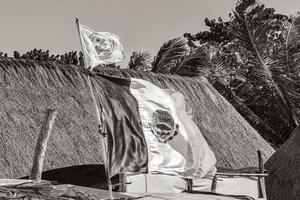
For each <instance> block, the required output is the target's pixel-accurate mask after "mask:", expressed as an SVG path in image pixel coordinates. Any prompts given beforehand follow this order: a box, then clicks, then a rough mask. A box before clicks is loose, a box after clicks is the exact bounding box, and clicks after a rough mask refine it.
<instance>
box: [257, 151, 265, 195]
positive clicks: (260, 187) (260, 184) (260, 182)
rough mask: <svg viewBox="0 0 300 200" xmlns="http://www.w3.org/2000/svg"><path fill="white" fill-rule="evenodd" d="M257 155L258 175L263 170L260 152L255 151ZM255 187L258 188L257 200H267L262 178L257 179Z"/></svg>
mask: <svg viewBox="0 0 300 200" xmlns="http://www.w3.org/2000/svg"><path fill="white" fill-rule="evenodd" d="M257 155H258V165H259V166H258V168H259V173H260V174H263V173H264V171H265V170H264V162H263V158H262V155H261V152H260V150H258V151H257ZM257 186H258V198H264V199H265V200H267V193H266V187H265V178H264V177H260V176H259V177H258V179H257Z"/></svg>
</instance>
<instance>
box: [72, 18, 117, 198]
mask: <svg viewBox="0 0 300 200" xmlns="http://www.w3.org/2000/svg"><path fill="white" fill-rule="evenodd" d="M76 25H77V30H78V35H79V39H80V45H81V49H82V54H83V62H84V66H85V67H86V68H87V69H88V67H89V66H88V63H87V60H86V57H85V55H84V50H83V42H82V37H81V34H80V27H79V20H78V18H76ZM87 78H88V85H89V89H90V93H91V96H92V99H93V102H94V106H95V110H96V115H97V121H98V123H99V127H101V125H102V118H101V116H100V112H99V108H98V106H97V101H96V98H95V95H94V91H93V87H92V82H91V79H90V75H87ZM101 135H102V137H101V143H102V157H103V162H104V169H105V173H106V178H107V180H106V181H107V186H108V193H109V194H108V195H109V199H110V200H113V199H114V197H113V192H112V184H111V180H110V177H109V175H108V166H107V164H108V163H107V158H106V157H107V150H106V145H105V142H104V139H105V135H103V134H101Z"/></svg>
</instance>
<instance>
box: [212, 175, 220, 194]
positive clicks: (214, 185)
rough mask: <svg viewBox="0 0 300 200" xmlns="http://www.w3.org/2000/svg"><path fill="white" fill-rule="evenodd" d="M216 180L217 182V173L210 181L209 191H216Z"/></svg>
mask: <svg viewBox="0 0 300 200" xmlns="http://www.w3.org/2000/svg"><path fill="white" fill-rule="evenodd" d="M217 182H218V175H217V174H216V175H215V176H214V177H213V179H212V182H211V189H210V191H211V192H216V191H217Z"/></svg>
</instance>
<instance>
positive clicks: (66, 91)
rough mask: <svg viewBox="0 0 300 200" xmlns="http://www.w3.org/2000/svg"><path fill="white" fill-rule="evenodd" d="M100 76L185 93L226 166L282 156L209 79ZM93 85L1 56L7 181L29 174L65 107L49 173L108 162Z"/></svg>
mask: <svg viewBox="0 0 300 200" xmlns="http://www.w3.org/2000/svg"><path fill="white" fill-rule="evenodd" d="M97 73H104V74H113V75H115V76H125V77H130V76H133V77H136V78H142V79H145V80H149V81H151V82H153V83H154V84H157V85H158V86H160V87H163V88H174V89H176V90H178V91H180V92H182V93H183V94H184V95H185V96H186V100H187V102H188V103H189V105H190V106H191V107H192V108H193V114H194V118H195V121H196V123H197V125H198V126H199V128H200V130H201V131H202V134H203V135H204V137H205V138H206V140H207V142H208V143H209V145H210V147H211V148H212V150H213V151H214V153H215V155H216V157H217V160H218V162H217V166H218V167H224V168H233V169H237V168H243V167H249V166H257V155H256V151H257V150H258V149H260V150H261V151H262V153H263V155H264V158H265V159H267V158H269V157H270V156H271V154H272V153H273V152H274V150H273V148H272V147H271V146H270V145H269V144H268V143H267V142H265V141H264V140H263V139H262V137H260V135H259V134H258V133H257V132H256V131H255V130H254V129H253V128H252V127H251V126H250V125H249V124H248V123H247V122H246V121H245V120H244V119H243V118H242V117H241V116H240V115H239V114H238V113H237V111H236V110H235V109H234V108H233V107H232V106H231V105H230V104H229V103H228V102H227V101H226V100H225V99H224V98H223V97H222V96H221V95H220V94H219V93H218V92H217V91H216V90H215V89H214V88H213V87H212V86H211V85H210V84H209V83H208V82H207V81H206V80H205V79H200V78H198V79H192V78H182V77H179V76H167V75H160V74H152V73H139V72H135V71H132V70H117V69H109V68H107V69H101V70H99V71H98V72H97ZM86 81H87V76H86V75H85V74H84V73H81V72H80V71H79V70H78V68H77V67H76V66H72V65H68V66H67V65H60V64H57V63H50V62H49V63H43V62H41V63H39V62H34V61H25V60H15V59H6V58H0V116H1V123H0V143H1V144H2V145H1V146H0V178H8V177H9V178H14V177H20V176H24V175H27V174H28V172H29V169H30V168H31V163H32V157H33V149H34V146H35V142H36V139H37V136H38V133H39V130H40V128H41V125H42V124H41V123H42V120H43V118H44V112H45V110H46V109H47V108H54V109H57V110H58V112H59V114H58V116H57V118H56V122H55V124H54V128H53V131H52V135H51V137H50V141H49V144H48V149H47V152H46V156H47V159H46V160H45V165H44V167H45V170H49V169H53V168H60V167H66V166H72V165H80V164H96V163H101V162H102V158H101V155H102V154H101V145H100V136H99V135H98V133H97V120H96V116H95V111H94V107H93V106H94V105H93V102H92V98H91V96H90V93H89V90H88V86H87V82H86ZM92 82H93V83H95V81H93V78H92ZM94 87H97V85H96V84H94Z"/></svg>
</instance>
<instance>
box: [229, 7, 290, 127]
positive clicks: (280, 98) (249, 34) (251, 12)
mask: <svg viewBox="0 0 300 200" xmlns="http://www.w3.org/2000/svg"><path fill="white" fill-rule="evenodd" d="M269 12H270V10H268V9H266V8H264V6H263V5H260V4H257V3H253V4H252V5H250V6H249V7H248V8H247V9H246V10H245V12H235V16H236V20H237V24H238V25H237V27H235V30H234V34H235V36H236V38H237V41H238V43H239V44H240V46H241V47H242V48H243V49H244V50H245V51H246V52H247V55H248V61H247V67H248V70H249V77H248V78H249V80H250V81H252V82H253V84H254V85H257V84H261V85H263V86H265V87H266V88H268V92H269V93H271V94H272V95H271V96H272V100H273V101H272V103H273V104H276V105H277V108H278V109H279V110H280V112H279V115H280V116H279V117H281V118H287V119H290V123H294V122H295V121H294V119H292V116H293V115H292V111H291V107H290V106H289V104H290V103H289V101H290V99H289V98H288V96H287V94H286V92H285V91H284V88H283V87H282V84H281V82H280V81H279V80H280V79H281V78H282V73H281V72H282V69H280V70H279V69H278V68H277V69H276V68H273V66H274V61H273V60H272V59H271V58H270V55H271V53H272V52H270V44H269V43H268V33H269V32H270V31H272V30H273V28H274V26H275V25H276V23H277V22H276V21H274V22H273V23H270V21H269V20H268V19H269V18H268V13H269Z"/></svg>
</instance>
